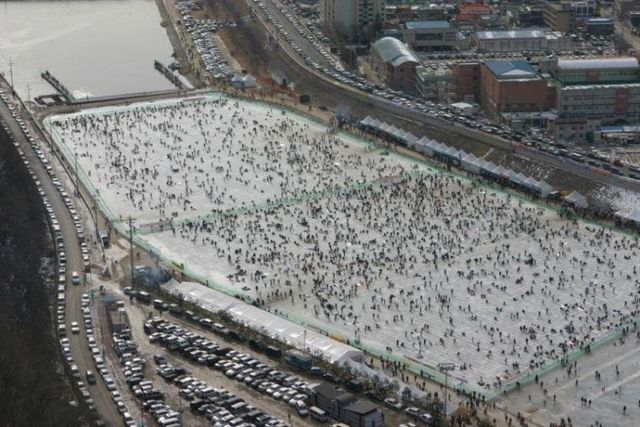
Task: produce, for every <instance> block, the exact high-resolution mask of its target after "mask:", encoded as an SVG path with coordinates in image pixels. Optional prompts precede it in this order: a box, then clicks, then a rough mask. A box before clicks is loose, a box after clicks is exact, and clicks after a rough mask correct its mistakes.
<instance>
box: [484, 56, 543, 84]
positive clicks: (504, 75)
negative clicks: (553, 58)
mask: <svg viewBox="0 0 640 427" xmlns="http://www.w3.org/2000/svg"><path fill="white" fill-rule="evenodd" d="M484 66H485V67H487V69H488V70H489V71H491V73H493V74H494V75H495V76H496V77H498V78H500V79H533V78H539V76H538V72H537V71H536V70H534V69H533V67H532V66H531V65H529V63H528V62H527V61H525V60H513V61H487V62H485V63H484Z"/></svg>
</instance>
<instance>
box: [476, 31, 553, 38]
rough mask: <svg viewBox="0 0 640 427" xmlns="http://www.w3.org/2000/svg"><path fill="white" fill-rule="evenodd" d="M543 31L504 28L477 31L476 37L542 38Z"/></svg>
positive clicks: (543, 35)
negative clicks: (502, 29) (501, 29)
mask: <svg viewBox="0 0 640 427" xmlns="http://www.w3.org/2000/svg"><path fill="white" fill-rule="evenodd" d="M544 37H545V32H544V30H541V29H530V30H504V31H478V32H477V33H476V38H477V39H480V40H493V39H535V38H544Z"/></svg>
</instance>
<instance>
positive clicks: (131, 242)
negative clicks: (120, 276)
mask: <svg viewBox="0 0 640 427" xmlns="http://www.w3.org/2000/svg"><path fill="white" fill-rule="evenodd" d="M129 256H130V257H131V288H132V289H135V284H134V281H133V218H131V217H129Z"/></svg>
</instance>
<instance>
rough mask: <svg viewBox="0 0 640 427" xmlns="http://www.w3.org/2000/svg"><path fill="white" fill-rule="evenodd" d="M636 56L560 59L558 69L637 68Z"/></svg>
mask: <svg viewBox="0 0 640 427" xmlns="http://www.w3.org/2000/svg"><path fill="white" fill-rule="evenodd" d="M637 69H638V60H637V59H636V58H630V57H624V58H599V59H558V70H584V71H587V70H637Z"/></svg>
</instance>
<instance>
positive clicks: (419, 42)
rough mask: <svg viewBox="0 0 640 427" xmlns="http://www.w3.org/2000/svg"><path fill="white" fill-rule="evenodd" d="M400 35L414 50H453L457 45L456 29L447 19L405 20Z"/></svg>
mask: <svg viewBox="0 0 640 427" xmlns="http://www.w3.org/2000/svg"><path fill="white" fill-rule="evenodd" d="M402 36H403V39H404V41H405V42H406V43H407V44H409V46H411V48H413V49H414V50H453V49H455V48H456V47H457V46H458V30H457V29H456V27H455V26H453V25H452V24H451V23H449V22H448V21H411V22H407V23H406V24H404V26H403V28H402Z"/></svg>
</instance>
